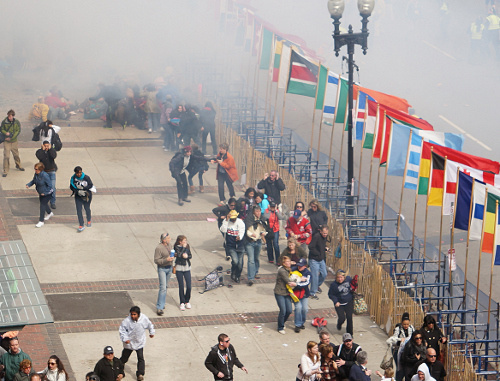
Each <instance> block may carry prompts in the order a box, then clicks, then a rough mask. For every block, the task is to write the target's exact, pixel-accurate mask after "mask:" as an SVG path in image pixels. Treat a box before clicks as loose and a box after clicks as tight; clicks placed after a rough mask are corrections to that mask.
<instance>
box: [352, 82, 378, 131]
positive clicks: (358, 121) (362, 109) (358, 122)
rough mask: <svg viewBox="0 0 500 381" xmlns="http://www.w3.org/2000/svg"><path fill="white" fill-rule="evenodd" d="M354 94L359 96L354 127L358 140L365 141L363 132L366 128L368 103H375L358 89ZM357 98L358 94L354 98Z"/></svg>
mask: <svg viewBox="0 0 500 381" xmlns="http://www.w3.org/2000/svg"><path fill="white" fill-rule="evenodd" d="M354 92H355V93H356V92H357V93H358V94H357V102H356V108H355V110H356V112H355V113H354V115H355V118H354V125H355V126H356V130H355V131H356V135H355V136H356V140H363V130H364V127H365V114H366V108H367V107H366V103H367V101H368V100H370V101H372V102H373V101H375V99H373V98H372V97H371V96H369V95H368V94H366V93H364V92H362V91H359V90H358V89H357V88H355V89H354ZM354 97H355V98H356V94H355V96H354Z"/></svg>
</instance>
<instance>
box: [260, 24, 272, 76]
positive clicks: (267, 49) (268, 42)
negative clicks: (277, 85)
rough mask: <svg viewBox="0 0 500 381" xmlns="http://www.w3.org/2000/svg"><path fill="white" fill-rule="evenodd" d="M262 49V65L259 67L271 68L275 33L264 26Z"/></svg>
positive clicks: (262, 68)
mask: <svg viewBox="0 0 500 381" xmlns="http://www.w3.org/2000/svg"><path fill="white" fill-rule="evenodd" d="M262 29H263V34H262V50H261V53H260V65H259V69H261V70H269V65H270V64H271V53H272V47H273V39H274V33H273V32H271V31H270V30H269V29H267V28H262Z"/></svg>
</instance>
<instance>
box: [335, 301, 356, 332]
mask: <svg viewBox="0 0 500 381" xmlns="http://www.w3.org/2000/svg"><path fill="white" fill-rule="evenodd" d="M335 310H336V311H337V316H338V320H337V328H339V327H341V326H342V324H344V322H345V321H346V320H347V328H346V331H347V332H349V333H350V334H351V335H353V334H354V333H353V327H352V314H353V312H354V299H353V300H351V301H350V302H349V303H347V304H346V305H345V306H338V307H335Z"/></svg>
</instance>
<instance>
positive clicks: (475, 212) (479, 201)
mask: <svg viewBox="0 0 500 381" xmlns="http://www.w3.org/2000/svg"><path fill="white" fill-rule="evenodd" d="M486 189H488V192H489V193H491V194H494V195H496V196H498V197H500V191H499V190H497V189H496V188H495V187H492V186H489V185H486V184H484V183H482V182H481V181H478V180H475V181H474V192H473V193H472V217H471V222H470V239H472V240H480V239H481V232H482V229H483V217H484V215H485V205H484V202H485V200H486Z"/></svg>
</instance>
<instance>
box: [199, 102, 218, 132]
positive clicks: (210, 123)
mask: <svg viewBox="0 0 500 381" xmlns="http://www.w3.org/2000/svg"><path fill="white" fill-rule="evenodd" d="M200 122H201V125H202V126H203V127H204V128H205V130H210V131H213V130H215V110H213V109H211V108H210V107H204V108H203V109H202V110H201V111H200Z"/></svg>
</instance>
